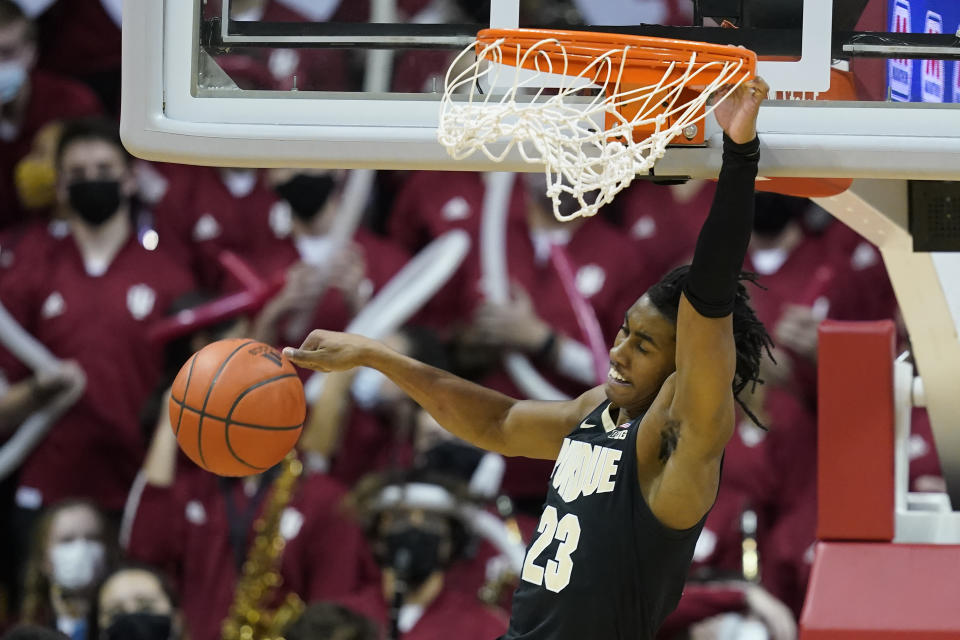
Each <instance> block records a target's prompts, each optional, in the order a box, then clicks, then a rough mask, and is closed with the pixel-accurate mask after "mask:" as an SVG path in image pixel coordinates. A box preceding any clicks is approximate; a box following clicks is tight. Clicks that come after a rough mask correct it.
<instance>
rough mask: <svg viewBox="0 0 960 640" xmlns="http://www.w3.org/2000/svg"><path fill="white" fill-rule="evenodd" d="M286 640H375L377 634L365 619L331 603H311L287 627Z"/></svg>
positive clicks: (374, 628)
mask: <svg viewBox="0 0 960 640" xmlns="http://www.w3.org/2000/svg"><path fill="white" fill-rule="evenodd" d="M283 637H285V638H286V639H287V640H377V638H379V637H380V634H379V633H378V632H377V627H376V625H375V624H374V623H373V621H371V620H370V619H368V618H365V617H364V616H362V615H360V614H359V613H356V612H354V611H351V610H350V609H347V608H346V607H342V606H339V605H336V604H333V603H331V602H315V603H313V604H311V605H310V606H309V607H307V609H306V610H305V611H304V612H303V614H302V615H301V616H300V617H299V618H298V619H297V620H296V621H295V622H294V623H293V624H291V625H290V626H289V627H288V628H287V629H286V631H284V634H283Z"/></svg>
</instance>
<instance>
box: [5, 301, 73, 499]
mask: <svg viewBox="0 0 960 640" xmlns="http://www.w3.org/2000/svg"><path fill="white" fill-rule="evenodd" d="M0 344H3V346H4V347H5V348H6V349H7V351H9V352H10V353H12V354H13V355H14V356H16V358H17V359H18V360H20V361H21V362H23V363H24V364H25V365H27V366H28V367H29V368H30V369H31V370H33V372H34V373H52V372H54V371H56V370H57V369H58V368H59V367H60V361H59V360H58V359H57V357H56V356H54V355H53V354H52V353H50V350H49V349H47V348H46V347H45V346H44V345H43V344H41V343H40V341H38V340H37V339H36V338H34V337H33V336H32V335H30V333H29V332H27V331H26V330H25V329H24V328H23V327H21V326H20V324H19V323H18V322H17V321H16V320H15V319H14V318H13V316H11V315H10V312H8V311H7V309H6V307H4V306H3V304H2V303H0ZM85 387H86V381H85V379H83V378H81V379H80V380H78V381H77V382H74V383H72V384H71V385H70V386H68V387H67V388H66V389H64V390H63V391H61V392H60V393H58V394H57V395H56V396H54V398H53V399H52V400H51V401H50V403H49V404H47V405H46V406H45V407H43V408H42V409H39V410H38V411H36V412H34V413H33V414H31V415H30V416H29V417H28V418H27V419H26V420H24V421H23V424H21V425H20V427H19V428H18V429H17V431H16V433H14V434H13V436H12V437H11V438H10V439H9V440H8V441H7V442H6V443H4V445H3V446H2V447H0V480H3V479H4V478H6V477H7V476H8V475H10V474H11V473H13V471H14V470H16V469H17V468H18V467H19V466H20V465H21V464H23V461H24V460H25V459H26V458H27V456H28V455H30V452H31V451H33V449H34V448H35V447H36V446H37V445H38V444H40V441H41V440H43V437H44V436H45V435H46V434H47V432H48V431H49V430H50V427H52V426H53V423H54V422H56V421H57V419H58V418H60V416H62V415H63V414H64V413H66V411H67V410H68V409H69V408H70V407H72V406H73V405H74V403H76V401H77V400H79V399H80V396H81V395H83V390H84V388H85Z"/></svg>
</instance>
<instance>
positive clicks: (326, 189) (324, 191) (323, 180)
mask: <svg viewBox="0 0 960 640" xmlns="http://www.w3.org/2000/svg"><path fill="white" fill-rule="evenodd" d="M335 186H336V181H335V180H334V179H333V176H331V175H329V174H324V175H320V176H312V175H307V174H299V175H296V176H294V177H292V178H290V179H289V180H287V181H286V182H284V183H283V184H281V185H278V186H277V187H276V191H277V195H279V196H280V197H281V198H283V199H284V200H286V201H287V202H289V203H290V208H291V209H293V214H294V215H295V216H297V217H298V218H300V219H301V220H303V221H304V222H310V221H311V220H313V219H314V217H316V215H317V213H319V212H320V210H321V209H322V208H323V205H325V204H326V203H327V200H328V199H329V198H330V194H331V193H333V188H334V187H335Z"/></svg>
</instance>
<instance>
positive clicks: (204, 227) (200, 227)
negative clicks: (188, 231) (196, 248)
mask: <svg viewBox="0 0 960 640" xmlns="http://www.w3.org/2000/svg"><path fill="white" fill-rule="evenodd" d="M219 235H220V223H219V222H217V219H216V218H214V217H213V216H212V215H210V214H209V213H205V214H203V215H202V216H200V218H199V219H198V220H197V223H196V224H195V225H193V240H194V242H204V241H206V240H213V239H214V238H216V237H217V236H219Z"/></svg>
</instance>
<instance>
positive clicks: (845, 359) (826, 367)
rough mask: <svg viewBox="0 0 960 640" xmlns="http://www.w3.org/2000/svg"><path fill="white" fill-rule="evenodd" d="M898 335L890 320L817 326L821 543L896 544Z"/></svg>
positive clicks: (818, 496)
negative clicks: (895, 359) (895, 377)
mask: <svg viewBox="0 0 960 640" xmlns="http://www.w3.org/2000/svg"><path fill="white" fill-rule="evenodd" d="M894 336H895V330H894V325H893V322H891V321H889V320H884V321H879V322H836V321H825V322H823V323H822V324H821V325H820V343H819V370H818V391H817V393H818V413H819V415H818V423H819V424H818V449H819V451H818V465H817V466H818V479H817V480H818V484H817V503H818V518H817V538H818V539H820V540H878V541H890V540H892V539H893V531H894V486H893V356H894V354H893V350H894Z"/></svg>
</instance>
